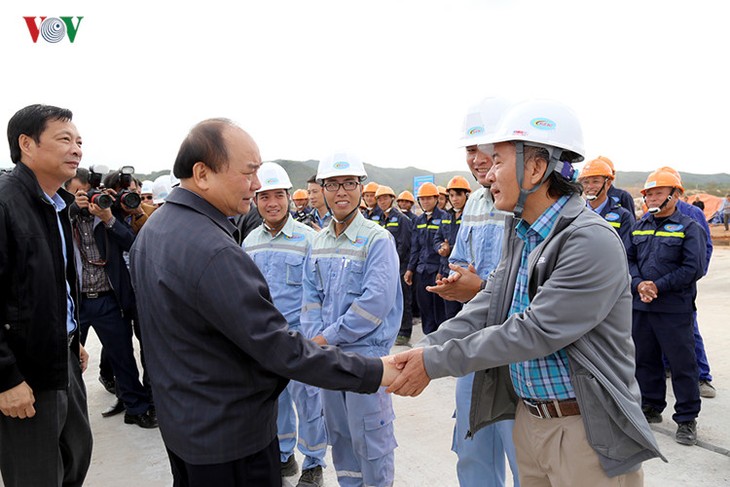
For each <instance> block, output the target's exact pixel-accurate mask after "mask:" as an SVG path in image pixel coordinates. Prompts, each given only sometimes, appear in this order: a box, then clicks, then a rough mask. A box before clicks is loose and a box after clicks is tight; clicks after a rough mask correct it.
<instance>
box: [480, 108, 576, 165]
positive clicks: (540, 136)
mask: <svg viewBox="0 0 730 487" xmlns="http://www.w3.org/2000/svg"><path fill="white" fill-rule="evenodd" d="M508 141H523V142H526V143H527V145H537V146H549V147H557V148H559V149H563V151H562V155H561V156H558V158H559V159H560V160H561V161H566V162H570V163H574V162H580V161H582V160H583V156H584V155H585V148H584V147H583V130H582V129H581V127H580V122H579V121H578V117H577V115H576V114H575V112H574V111H573V110H571V109H570V108H569V107H568V106H566V105H564V104H563V103H561V102H558V101H554V100H543V99H536V100H526V101H523V102H521V103H518V104H517V105H514V106H513V107H512V108H510V109H509V110H507V111H506V112H505V113H504V114H503V116H502V119H501V120H500V122H499V124H498V126H497V129H496V130H495V132H494V134H493V135H492V136H491V137H487V138H486V140H485V142H484V143H490V144H496V143H497V142H508Z"/></svg>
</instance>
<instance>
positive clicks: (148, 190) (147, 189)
mask: <svg viewBox="0 0 730 487" xmlns="http://www.w3.org/2000/svg"><path fill="white" fill-rule="evenodd" d="M154 184H155V183H154V182H153V181H150V180H149V179H146V180H144V181H142V190H141V193H142V194H152V193H153V189H152V187H153V186H154Z"/></svg>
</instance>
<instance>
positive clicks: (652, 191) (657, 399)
mask: <svg viewBox="0 0 730 487" xmlns="http://www.w3.org/2000/svg"><path fill="white" fill-rule="evenodd" d="M641 192H642V194H643V195H644V201H645V203H646V205H647V207H648V209H649V210H648V212H649V216H648V217H646V218H642V219H641V220H639V221H638V222H636V224H635V225H634V227H633V229H632V231H631V245H630V246H629V249H628V252H627V254H628V259H629V272H630V273H631V281H632V282H631V291H632V293H633V295H634V299H633V317H632V319H633V328H632V335H633V338H634V343H635V344H636V379H637V381H638V382H639V387H640V388H641V405H642V409H643V411H644V415H645V416H646V419H647V421H648V422H650V423H659V422H661V421H662V415H661V413H662V411H663V410H664V408H665V407H666V405H667V402H666V389H667V386H666V378H665V376H664V365H663V363H662V354H664V356H665V357H666V359H667V361H668V362H669V368H670V370H671V372H672V390H673V391H674V397H675V398H676V399H675V403H674V411H675V414H674V415H673V417H672V419H674V421H675V422H676V423H677V432H676V433H675V440H676V441H677V443H680V444H683V445H694V444H695V443H696V442H697V421H696V418H697V416H698V415H699V412H700V391H699V384H698V381H697V376H698V375H697V374H698V372H697V361H696V358H695V352H694V339H693V336H692V313H693V312H694V311H695V309H696V308H695V297H696V295H697V286H696V282H697V280H699V279H700V278H701V277H702V276H703V274H704V269H705V238H706V237H705V233H704V231H703V230H702V228H701V227H700V226H699V225H698V224H697V222H695V221H694V220H692V219H691V218H690V217H688V216H685V215H683V214H682V213H680V212H679V211H678V210H677V208H676V205H677V200H679V199H680V197H681V196H682V193H683V192H684V188H683V187H682V183H681V181H680V179H679V178H678V177H677V175H676V174H674V173H672V172H670V171H666V170H661V169H659V170H657V171H654V172H653V173H651V174H650V175H649V177H648V178H647V180H646V183H645V184H644V189H643V190H642V191H641Z"/></svg>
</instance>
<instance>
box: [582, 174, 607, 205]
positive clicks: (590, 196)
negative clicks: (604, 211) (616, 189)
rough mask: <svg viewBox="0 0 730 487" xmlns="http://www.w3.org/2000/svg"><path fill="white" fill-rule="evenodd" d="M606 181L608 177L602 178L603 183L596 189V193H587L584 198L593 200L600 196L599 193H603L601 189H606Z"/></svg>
mask: <svg viewBox="0 0 730 487" xmlns="http://www.w3.org/2000/svg"><path fill="white" fill-rule="evenodd" d="M606 181H608V178H604V179H603V184H602V185H601V189H599V190H598V193H596V194H593V195H589V194H587V195H586V200H588V201H593V200H595V199H597V198H598V197H599V196H601V193H603V190H604V189H606Z"/></svg>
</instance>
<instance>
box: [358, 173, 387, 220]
mask: <svg viewBox="0 0 730 487" xmlns="http://www.w3.org/2000/svg"><path fill="white" fill-rule="evenodd" d="M379 187H380V185H379V184H378V183H376V182H375V181H370V182H369V183H368V184H366V185H365V186H364V187H363V189H362V202H361V211H362V215H363V216H364V217H365V218H367V219H368V220H372V221H374V222H378V223H380V221H381V220H382V218H383V212H382V210H381V209H380V207H379V206H378V203H377V201H376V198H375V193H376V191H378V188H379ZM362 203H364V204H365V208H362Z"/></svg>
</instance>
